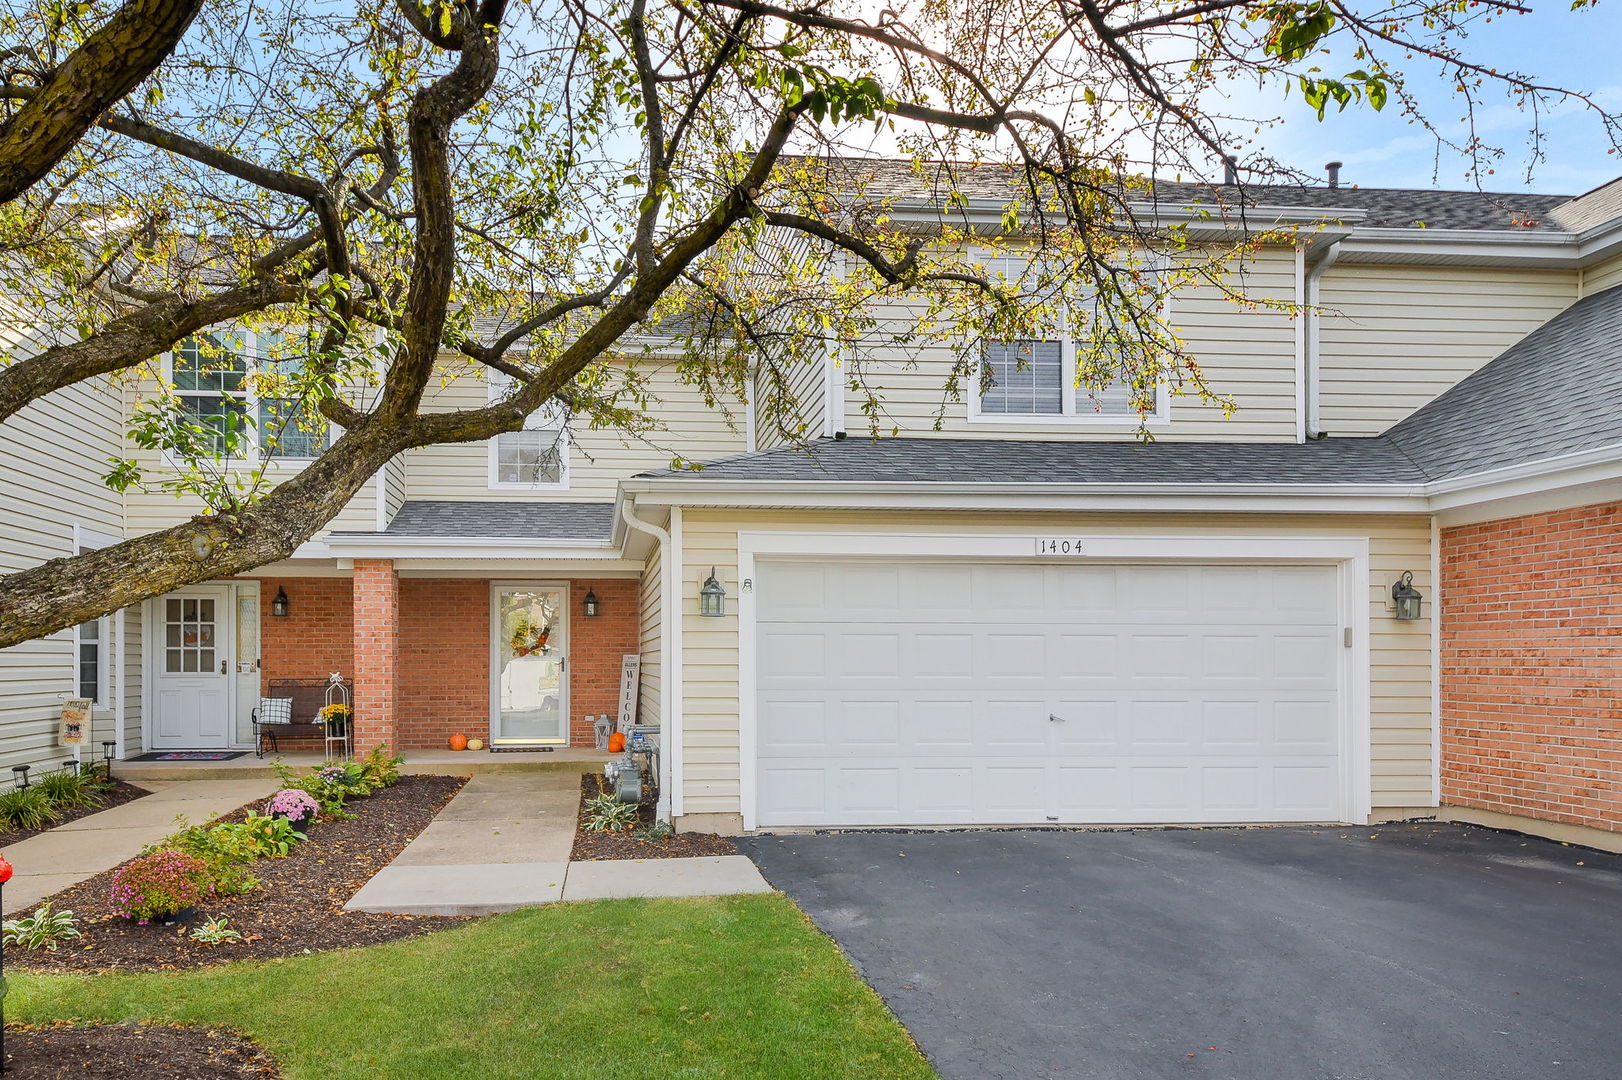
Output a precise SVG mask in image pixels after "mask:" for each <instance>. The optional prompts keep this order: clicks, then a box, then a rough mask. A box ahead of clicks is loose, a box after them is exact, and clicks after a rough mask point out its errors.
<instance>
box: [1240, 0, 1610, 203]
mask: <svg viewBox="0 0 1622 1080" xmlns="http://www.w3.org/2000/svg"><path fill="white" fill-rule="evenodd" d="M1618 42H1622V4H1614V5H1608V4H1605V3H1601V4H1599V5H1598V6H1597V7H1595V8H1592V9H1586V10H1578V11H1572V10H1570V4H1569V0H1545V2H1544V3H1542V4H1540V5H1539V6H1538V7H1536V8H1535V9H1534V10H1533V12H1532V13H1531V14H1529V15H1514V14H1507V15H1502V16H1499V17H1496V18H1495V19H1494V20H1493V22H1492V23H1490V24H1483V25H1479V26H1478V27H1477V28H1476V29H1474V30H1472V32H1471V35H1470V38H1469V41H1468V42H1467V43H1466V50H1467V54H1468V55H1469V56H1470V58H1471V59H1473V60H1478V61H1481V62H1485V63H1487V64H1489V65H1491V66H1494V67H1497V68H1499V69H1501V70H1502V69H1513V70H1516V71H1519V72H1521V73H1523V74H1526V75H1529V76H1532V77H1533V78H1534V79H1535V80H1536V81H1539V82H1544V83H1551V84H1554V85H1559V86H1563V87H1567V88H1570V89H1574V90H1583V91H1588V92H1590V93H1593V94H1595V95H1596V96H1597V97H1598V98H1600V99H1601V100H1603V101H1604V102H1606V103H1607V104H1608V105H1609V107H1611V108H1613V109H1616V110H1617V111H1619V112H1622V62H1619V60H1618ZM1337 59H1338V58H1337ZM1355 66H1357V65H1355V64H1352V63H1349V62H1346V61H1344V60H1341V61H1339V62H1325V63H1324V64H1323V67H1324V70H1325V71H1326V73H1327V72H1334V71H1337V70H1346V69H1349V68H1352V67H1355ZM1451 85H1452V84H1451V80H1446V81H1444V80H1442V79H1440V78H1437V77H1434V76H1432V75H1430V74H1428V73H1427V74H1425V75H1424V76H1423V77H1421V78H1419V79H1417V80H1416V81H1415V82H1414V86H1415V88H1416V90H1417V91H1420V92H1422V93H1423V95H1424V98H1423V100H1424V101H1425V103H1426V107H1427V111H1428V113H1429V115H1430V116H1431V118H1432V120H1433V121H1435V122H1437V123H1438V126H1443V124H1442V122H1443V121H1446V122H1447V124H1449V125H1451V126H1452V127H1453V129H1454V130H1455V131H1458V132H1462V131H1463V130H1464V129H1463V126H1462V125H1461V124H1459V123H1458V121H1459V118H1460V117H1461V116H1462V107H1461V104H1460V102H1459V101H1458V99H1457V98H1456V97H1455V95H1453V94H1452V93H1451V92H1450V87H1451ZM1492 101H1493V105H1492V107H1490V108H1489V109H1487V110H1486V111H1485V113H1484V114H1482V116H1483V122H1482V123H1481V124H1480V125H1479V127H1480V129H1481V131H1482V133H1483V136H1484V138H1485V139H1486V141H1488V142H1490V143H1493V144H1496V145H1498V146H1501V147H1503V149H1504V150H1505V151H1506V155H1505V157H1504V158H1503V159H1501V160H1500V161H1499V162H1498V163H1497V164H1496V165H1495V172H1494V173H1493V174H1492V175H1490V176H1487V177H1484V178H1483V180H1482V183H1481V186H1482V187H1483V188H1485V189H1487V190H1489V191H1523V190H1532V191H1542V192H1549V193H1559V194H1571V195H1576V194H1581V193H1582V192H1584V191H1587V190H1589V189H1591V188H1594V187H1596V186H1598V185H1600V184H1603V183H1605V182H1606V181H1608V180H1612V179H1615V178H1616V177H1617V176H1619V175H1622V153H1613V154H1607V153H1606V151H1607V150H1608V149H1610V147H1611V143H1610V140H1609V138H1608V136H1607V135H1606V132H1605V131H1604V129H1603V127H1602V125H1601V124H1600V123H1599V121H1598V120H1597V119H1595V117H1594V116H1593V115H1592V114H1591V113H1587V112H1585V111H1583V110H1581V109H1579V108H1575V107H1566V108H1563V109H1561V110H1557V112H1556V113H1555V115H1553V116H1547V117H1545V123H1544V131H1545V135H1546V141H1545V145H1544V155H1545V157H1546V158H1547V160H1546V161H1543V162H1541V163H1534V164H1533V171H1532V176H1531V179H1530V181H1528V179H1527V166H1528V163H1529V161H1530V158H1531V155H1530V151H1529V147H1528V141H1527V130H1528V126H1529V117H1528V115H1527V114H1525V113H1523V112H1521V111H1519V110H1518V109H1516V108H1515V107H1514V106H1512V105H1510V104H1509V103H1508V99H1507V98H1506V97H1504V96H1503V95H1498V96H1495V97H1494V98H1493V99H1492ZM1244 105H1245V107H1246V108H1247V109H1249V110H1253V111H1254V112H1255V113H1256V114H1257V115H1264V114H1266V113H1267V112H1269V111H1272V112H1275V113H1276V114H1277V115H1279V116H1280V117H1281V123H1280V124H1279V125H1277V126H1275V127H1274V128H1272V129H1270V130H1266V131H1263V132H1262V133H1261V134H1260V135H1259V136H1256V138H1257V140H1258V142H1260V143H1261V144H1262V145H1264V146H1266V147H1267V149H1268V150H1269V151H1271V152H1272V154H1273V155H1274V156H1275V157H1277V158H1279V159H1280V160H1282V161H1285V162H1287V163H1289V164H1291V165H1293V166H1296V167H1299V168H1303V169H1307V170H1309V171H1314V172H1316V171H1319V170H1320V169H1321V167H1322V165H1323V164H1324V163H1325V162H1327V161H1334V160H1339V161H1343V162H1345V163H1346V167H1345V169H1343V170H1342V179H1343V181H1344V182H1345V183H1348V184H1359V185H1362V186H1365V187H1419V188H1429V187H1444V188H1470V187H1473V186H1475V185H1474V184H1473V183H1472V181H1471V180H1470V179H1469V178H1468V177H1467V176H1466V169H1467V162H1466V161H1465V160H1464V159H1463V158H1462V157H1459V156H1457V155H1455V154H1452V153H1450V152H1449V151H1447V150H1445V149H1444V150H1443V151H1442V155H1441V157H1440V159H1438V157H1437V151H1436V141H1435V139H1433V138H1432V137H1430V136H1429V135H1428V134H1427V133H1426V132H1424V131H1423V130H1422V129H1421V128H1419V127H1417V126H1414V125H1411V124H1409V123H1408V122H1407V119H1406V118H1405V117H1404V116H1402V115H1401V113H1400V111H1399V110H1398V109H1397V108H1396V107H1395V106H1394V105H1388V106H1387V107H1386V111H1385V112H1383V113H1376V112H1374V111H1372V110H1370V109H1368V108H1367V107H1362V106H1351V107H1348V108H1347V110H1346V111H1345V112H1344V113H1336V112H1334V111H1332V110H1331V111H1330V112H1329V113H1328V114H1327V115H1326V117H1325V119H1324V120H1323V121H1321V122H1320V121H1319V120H1318V119H1317V116H1316V114H1315V113H1314V112H1313V111H1312V110H1311V109H1308V108H1306V107H1305V106H1304V105H1303V104H1302V103H1301V101H1300V99H1299V97H1297V96H1296V95H1295V94H1293V93H1292V94H1290V95H1289V96H1288V98H1287V99H1285V98H1281V97H1280V96H1279V95H1278V94H1277V92H1276V88H1268V89H1266V90H1260V91H1254V90H1253V91H1250V92H1247V93H1246V94H1245V95H1244Z"/></svg>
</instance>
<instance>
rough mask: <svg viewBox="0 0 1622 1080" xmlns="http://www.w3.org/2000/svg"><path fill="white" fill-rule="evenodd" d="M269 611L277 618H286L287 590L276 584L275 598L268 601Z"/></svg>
mask: <svg viewBox="0 0 1622 1080" xmlns="http://www.w3.org/2000/svg"><path fill="white" fill-rule="evenodd" d="M270 613H271V614H272V615H274V616H276V617H277V618H278V619H285V618H287V590H286V589H284V588H282V587H281V586H280V585H278V586H276V599H274V600H272V601H271V602H270Z"/></svg>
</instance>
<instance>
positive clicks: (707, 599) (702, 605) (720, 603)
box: [698, 566, 727, 619]
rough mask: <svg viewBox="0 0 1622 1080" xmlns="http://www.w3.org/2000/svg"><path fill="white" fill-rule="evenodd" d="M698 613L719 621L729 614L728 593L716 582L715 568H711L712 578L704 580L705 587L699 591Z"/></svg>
mask: <svg viewBox="0 0 1622 1080" xmlns="http://www.w3.org/2000/svg"><path fill="white" fill-rule="evenodd" d="M698 613H699V614H700V615H703V616H705V617H706V618H710V619H719V618H720V617H721V616H723V615H725V614H726V613H727V591H726V590H725V589H723V588H721V583H720V582H719V581H716V580H715V567H713V566H712V567H710V576H709V577H707V578H705V579H704V585H703V587H702V588H700V589H699V590H698Z"/></svg>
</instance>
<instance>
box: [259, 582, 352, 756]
mask: <svg viewBox="0 0 1622 1080" xmlns="http://www.w3.org/2000/svg"><path fill="white" fill-rule="evenodd" d="M258 580H259V660H260V664H259V686H260V693H266V692H268V691H269V689H270V680H272V679H325V678H326V677H327V676H328V675H330V674H332V673H333V672H334V671H341V672H343V673H344V675H345V676H346V677H348V678H349V679H351V680H353V679H354V677H355V635H354V629H353V628H354V613H353V611H352V608H353V606H354V595H355V594H354V587H353V586H352V584H351V583H350V580H349V579H348V578H259V579H258ZM278 588H280V589H285V590H286V591H287V615H286V616H285V617H283V618H277V617H275V616H274V615H272V614H271V613H270V605H271V602H272V601H273V600H275V599H276V590H277V589H278ZM277 744H278V745H280V746H283V748H284V749H294V750H318V749H320V747H321V740H320V738H318V737H316V736H313V735H312V736H307V737H304V738H298V739H294V738H290V737H288V736H283V737H282V738H281V739H279V740H277Z"/></svg>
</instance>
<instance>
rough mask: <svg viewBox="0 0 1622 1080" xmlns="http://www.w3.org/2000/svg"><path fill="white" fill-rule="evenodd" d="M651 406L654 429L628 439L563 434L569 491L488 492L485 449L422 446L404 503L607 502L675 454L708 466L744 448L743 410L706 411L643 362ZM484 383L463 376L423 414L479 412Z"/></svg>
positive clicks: (411, 460) (689, 391)
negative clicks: (632, 478) (632, 479)
mask: <svg viewBox="0 0 1622 1080" xmlns="http://www.w3.org/2000/svg"><path fill="white" fill-rule="evenodd" d="M639 370H640V371H641V373H642V374H643V375H644V376H645V377H646V378H647V379H648V382H649V384H650V390H651V393H652V395H653V400H651V401H650V403H649V406H648V410H649V412H650V413H652V414H653V415H654V416H656V417H658V418H659V420H660V424H661V427H660V429H659V430H656V431H652V432H649V433H647V434H646V435H645V436H631V435H625V434H622V433H621V432H619V431H614V430H607V429H602V430H592V429H591V428H590V427H589V426H587V425H585V424H584V423H581V424H577V425H575V426H574V428H573V429H572V430H571V431H570V433H569V435H570V445H569V486H568V487H567V488H564V489H550V488H548V489H544V490H536V491H526V490H523V489H513V488H492V487H490V484H489V475H490V474H489V460H490V453H489V444H488V443H486V442H477V443H453V444H447V445H442V446H427V447H422V448H419V449H416V450H411V451H408V452H407V453H406V455H405V459H404V460H405V474H406V497H407V498H410V499H442V500H444V499H469V500H489V501H500V502H508V501H514V500H522V501H537V502H546V501H564V502H609V501H611V500H612V499H613V498H614V495H615V492H616V490H617V486H618V484H619V481H620V480H622V479H624V478H625V477H627V476H631V475H633V474H635V473H639V472H645V471H648V470H650V469H663V468H668V467H669V466H670V464H671V460H672V458H673V457H674V456H677V455H680V456H681V457H683V458H685V459H687V460H689V461H708V460H711V459H714V458H719V457H726V456H728V455H730V454H739V453H742V452H743V450H744V447H745V437H744V430H743V429H744V413H743V408H744V406H743V404H742V403H741V402H737V401H730V402H727V403H725V404H726V410H725V411H724V410H723V409H721V408H712V407H711V406H709V405H707V404H706V403H705V401H704V397H703V393H702V392H701V391H700V389H699V388H698V387H696V386H690V385H688V384H686V383H684V382H682V381H681V378H680V375H679V373H677V372H676V370H675V369H674V367H673V366H671V365H670V364H661V363H659V362H657V361H651V360H650V361H643V362H642V363H641V364H640V365H639ZM487 396H488V395H487V391H486V389H485V385H484V382H483V381H482V380H481V379H479V378H478V377H477V376H475V375H473V374H470V373H467V372H466V370H465V369H464V371H463V373H462V374H460V375H458V376H457V377H455V378H453V379H450V380H449V381H447V382H445V383H443V384H442V385H436V386H435V387H433V388H432V389H430V391H429V394H428V397H427V398H426V399H425V403H424V408H425V409H428V410H433V411H448V410H451V409H467V408H480V407H482V406H483V405H484V404H485V403H486V400H487Z"/></svg>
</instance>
